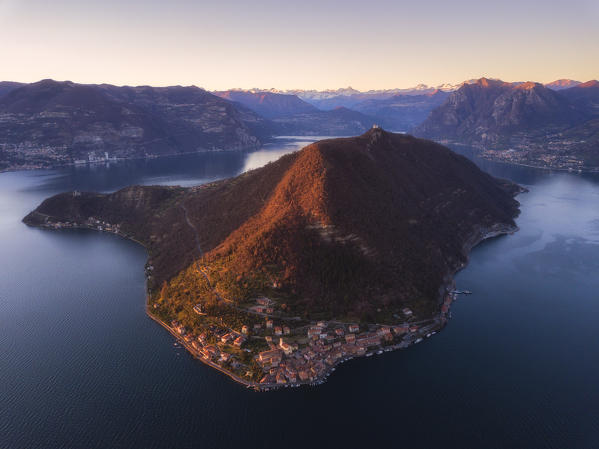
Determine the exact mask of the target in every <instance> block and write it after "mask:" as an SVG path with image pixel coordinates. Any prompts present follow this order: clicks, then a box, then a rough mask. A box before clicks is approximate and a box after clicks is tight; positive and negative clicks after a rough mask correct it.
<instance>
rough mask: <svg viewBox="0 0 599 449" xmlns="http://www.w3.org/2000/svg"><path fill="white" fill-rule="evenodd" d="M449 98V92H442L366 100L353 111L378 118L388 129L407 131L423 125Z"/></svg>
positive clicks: (356, 105) (355, 106)
mask: <svg viewBox="0 0 599 449" xmlns="http://www.w3.org/2000/svg"><path fill="white" fill-rule="evenodd" d="M448 96H449V92H444V91H440V90H435V91H433V92H431V93H428V94H423V95H395V96H393V97H391V98H387V99H384V100H378V99H371V100H365V101H362V102H360V103H357V104H355V105H354V106H353V109H354V110H356V111H359V112H362V113H364V114H366V115H369V116H372V117H374V118H376V120H377V123H378V124H380V125H382V126H383V127H385V128H387V129H392V130H396V131H407V130H410V129H412V128H413V127H414V126H416V125H419V124H420V123H422V122H423V121H424V120H425V119H426V118H427V117H428V115H429V114H430V112H431V111H432V110H433V109H434V108H436V107H437V106H439V105H441V104H442V103H443V102H444V101H445V99H446V98H447V97H448Z"/></svg>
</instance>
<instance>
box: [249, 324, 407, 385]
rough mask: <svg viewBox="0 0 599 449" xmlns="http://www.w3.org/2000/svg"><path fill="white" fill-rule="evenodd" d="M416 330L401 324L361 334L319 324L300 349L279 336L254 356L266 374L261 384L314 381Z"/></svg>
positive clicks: (357, 328)
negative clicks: (342, 363) (337, 366)
mask: <svg viewBox="0 0 599 449" xmlns="http://www.w3.org/2000/svg"><path fill="white" fill-rule="evenodd" d="M417 331H418V326H409V325H407V324H402V325H397V326H381V327H379V328H377V329H376V330H371V331H366V332H362V333H360V326H358V325H357V324H350V325H333V326H331V325H330V324H327V323H325V322H319V323H317V324H316V325H314V326H310V327H308V329H307V332H306V334H307V337H308V345H307V346H305V347H302V348H301V349H299V348H298V345H296V344H290V343H287V342H285V340H284V338H282V337H281V338H280V339H279V343H278V344H277V345H275V344H274V343H273V342H272V341H271V342H269V345H270V349H269V350H267V351H263V352H261V353H259V354H258V356H257V357H256V361H257V362H258V363H259V364H260V365H261V366H262V369H263V370H264V372H265V375H264V377H263V378H262V379H261V380H260V383H261V384H262V385H265V386H267V385H274V384H277V385H278V384H287V383H290V384H293V383H299V382H302V383H305V382H315V381H317V380H319V379H321V378H322V377H324V376H325V375H326V374H327V372H328V371H329V370H330V369H331V367H333V366H334V365H335V364H337V363H339V362H340V361H342V360H345V359H347V358H351V357H354V356H359V355H365V354H367V351H368V350H369V348H378V347H380V346H381V345H382V344H383V343H385V342H386V343H391V342H393V340H394V338H401V337H402V336H403V335H404V334H407V333H410V332H417Z"/></svg>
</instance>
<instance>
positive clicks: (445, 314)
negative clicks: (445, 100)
mask: <svg viewBox="0 0 599 449" xmlns="http://www.w3.org/2000/svg"><path fill="white" fill-rule="evenodd" d="M523 191H525V190H523V189H522V190H521V191H520V192H519V193H521V192H523ZM25 224H27V225H30V226H34V227H38V228H47V229H48V228H49V229H54V230H62V229H84V230H91V231H96V232H103V233H109V234H114V235H117V236H119V237H121V238H123V239H127V240H131V241H133V242H135V243H137V244H139V245H141V246H142V247H143V248H144V249H145V250H146V252H147V251H148V248H147V246H146V245H145V244H144V243H143V242H141V241H139V240H137V239H135V238H133V237H132V236H129V235H126V234H123V233H121V232H119V231H110V230H106V229H103V230H99V229H95V228H94V227H91V226H82V225H76V226H70V227H64V228H59V229H56V228H54V227H53V226H49V225H43V224H30V223H27V222H25ZM518 229H519V228H518V227H517V226H510V225H505V224H497V225H494V226H492V227H491V228H480V229H478V230H477V232H475V233H474V234H473V235H472V237H471V239H469V241H467V242H466V243H465V244H464V254H465V256H466V261H465V262H464V263H463V264H461V265H460V266H458V267H457V268H456V269H455V270H453V271H452V272H451V273H448V274H447V275H446V276H445V277H444V282H443V284H442V285H441V286H440V287H439V300H438V304H439V305H440V306H441V305H443V304H444V298H445V301H446V302H445V304H447V308H446V310H445V311H444V310H443V308H440V310H439V312H437V313H436V314H434V315H432V316H431V317H428V318H426V319H424V320H420V321H417V322H412V323H410V324H416V325H418V324H421V323H427V322H432V324H431V325H429V326H427V327H426V328H423V329H419V332H414V333H412V332H409V333H407V334H404V335H403V336H402V337H401V338H400V340H399V341H398V342H394V343H393V344H390V345H388V346H382V345H378V346H377V347H375V348H372V347H371V348H370V350H369V351H367V352H365V353H364V354H352V355H344V356H343V357H341V358H340V359H339V360H336V361H335V362H334V363H333V364H331V365H330V366H327V367H326V370H324V371H323V372H322V373H321V375H319V376H318V377H316V378H314V379H312V380H310V381H297V382H293V383H284V384H283V383H259V382H254V381H249V380H246V379H243V378H241V377H239V376H238V375H236V374H235V373H233V372H231V371H229V370H228V369H226V368H223V367H222V366H220V365H219V364H217V363H214V362H212V361H211V360H207V359H205V358H204V357H202V356H201V355H200V354H199V352H198V351H196V350H195V349H193V348H192V347H191V344H190V343H189V342H187V341H185V339H184V338H182V336H181V335H179V334H178V333H177V332H176V330H175V329H173V328H172V327H171V326H169V325H168V324H167V323H165V322H164V321H162V320H161V319H160V318H158V317H157V316H155V315H154V314H152V312H151V310H150V297H149V295H148V285H147V276H148V274H147V273H146V282H145V306H144V309H145V312H146V315H147V316H148V317H149V318H150V319H152V320H153V321H155V322H156V323H158V324H159V325H160V326H162V327H163V328H164V329H165V330H166V331H167V332H169V333H170V334H171V335H172V336H173V337H174V338H175V340H176V341H177V342H178V343H179V344H180V345H181V346H182V347H184V348H185V349H186V350H187V351H188V353H189V354H191V356H192V357H194V358H195V359H197V360H199V361H201V362H203V363H204V364H206V365H207V366H209V367H210V368H214V369H216V370H217V371H219V372H221V373H222V374H224V375H226V376H227V377H229V378H230V379H231V380H233V381H235V382H237V383H239V384H241V385H243V386H245V387H246V388H251V389H254V390H256V391H271V390H274V389H279V388H283V387H285V388H287V387H299V386H314V385H319V384H322V383H324V382H325V381H326V380H327V378H328V377H329V376H330V375H331V374H332V373H333V372H334V371H335V369H336V368H337V366H339V365H341V364H342V363H345V362H348V361H350V360H353V359H357V358H362V357H370V356H372V355H374V354H377V355H380V354H382V353H385V352H391V351H396V350H401V349H406V348H409V347H410V346H412V345H414V344H417V343H420V342H421V341H423V340H424V339H425V338H428V337H431V336H433V335H434V334H436V333H437V332H439V331H441V330H442V329H443V328H444V327H445V326H446V325H447V322H448V320H449V319H450V318H451V304H452V303H453V302H454V301H455V299H456V297H457V293H455V291H454V289H455V275H456V274H457V273H458V272H459V271H461V270H463V269H464V268H466V267H467V266H468V262H469V256H470V253H471V251H472V250H473V249H474V248H475V247H476V246H477V245H478V244H480V243H481V242H483V241H485V240H488V239H491V238H495V237H499V236H502V235H509V234H513V233H514V232H517V231H518ZM149 259H150V255H149V253H148V260H149ZM448 295H450V297H451V300H450V301H449V302H447V299H446V298H447V297H448ZM327 323H328V322H327ZM369 324H373V325H375V324H376V323H369Z"/></svg>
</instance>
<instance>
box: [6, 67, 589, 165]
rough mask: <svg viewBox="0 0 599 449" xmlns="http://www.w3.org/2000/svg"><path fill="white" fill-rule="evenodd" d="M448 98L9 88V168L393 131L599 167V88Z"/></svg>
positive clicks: (454, 91)
mask: <svg viewBox="0 0 599 449" xmlns="http://www.w3.org/2000/svg"><path fill="white" fill-rule="evenodd" d="M439 87H440V88H439V89H436V88H431V87H429V86H426V85H419V86H416V87H414V88H412V89H388V90H376V91H367V92H360V91H357V90H355V89H352V88H347V89H337V90H327V91H300V90H294V91H284V92H281V91H276V90H274V89H269V90H259V89H252V90H246V91H244V90H240V89H232V90H227V91H218V92H212V93H211V92H207V91H205V90H203V89H201V88H198V87H195V86H188V87H182V86H171V87H150V86H138V87H130V86H122V87H119V86H112V85H107V84H100V85H83V84H76V83H72V82H69V81H65V82H57V81H52V80H43V81H40V82H37V83H32V84H22V83H15V82H2V83H0V170H3V169H15V168H39V167H47V166H55V165H64V164H72V163H77V162H79V163H83V162H84V161H100V160H105V159H106V154H108V158H119V159H120V158H132V157H156V156H163V155H174V154H181V153H189V152H197V151H214V150H238V151H239V150H245V149H252V148H258V147H260V146H261V145H262V144H263V143H264V142H266V141H268V140H270V139H271V138H272V137H273V136H280V135H321V136H326V135H328V136H347V135H357V134H360V133H362V132H364V131H365V130H367V129H369V128H370V127H371V126H372V124H374V123H377V124H379V125H381V126H383V127H385V128H387V129H392V130H396V131H403V132H405V131H407V132H413V133H415V134H416V135H418V136H422V137H427V138H431V139H436V140H440V141H443V142H450V143H459V144H465V145H469V146H473V147H476V148H478V149H479V152H480V154H482V155H483V156H484V157H489V158H492V159H498V160H502V161H508V162H517V163H524V164H527V165H535V166H544V167H552V168H568V169H578V170H582V169H584V170H589V169H596V168H598V167H599V156H598V153H599V150H598V144H597V142H598V140H599V137H598V130H597V123H598V117H599V99H598V96H599V94H598V93H597V92H598V91H599V87H598V86H597V81H589V82H586V83H581V82H578V81H574V80H566V79H561V80H557V81H554V82H552V83H548V84H546V85H543V84H540V83H534V82H516V83H507V82H503V81H501V80H497V79H488V78H481V79H479V80H468V81H465V82H463V83H460V84H459V85H442V86H439Z"/></svg>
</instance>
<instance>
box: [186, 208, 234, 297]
mask: <svg viewBox="0 0 599 449" xmlns="http://www.w3.org/2000/svg"><path fill="white" fill-rule="evenodd" d="M180 206H181V209H183V214H184V215H185V222H186V223H187V225H188V226H189V227H190V228H191V229H192V231H193V235H194V237H195V240H196V246H197V248H198V251H199V253H200V259H201V258H202V257H204V251H202V247H201V245H200V236H199V234H198V228H197V227H196V225H194V224H193V223H192V222H191V220H190V219H189V214H188V212H187V208H186V207H185V204H183V202H181V204H180ZM195 264H196V270H198V273H200V274H201V275H202V276H204V279H206V282H207V283H208V287H209V288H210V290H212V293H214V296H216V299H218V300H219V301H225V302H227V300H225V299H224V298H223V297H222V296H220V295H219V294H218V293H217V292H216V290H215V289H214V287H212V284H211V283H210V278H208V275H207V274H206V273H205V272H204V270H202V268H201V267H200V262H199V261H198V259H196V261H195Z"/></svg>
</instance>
